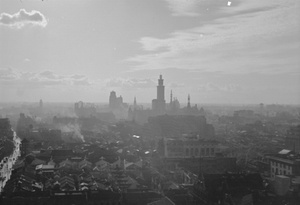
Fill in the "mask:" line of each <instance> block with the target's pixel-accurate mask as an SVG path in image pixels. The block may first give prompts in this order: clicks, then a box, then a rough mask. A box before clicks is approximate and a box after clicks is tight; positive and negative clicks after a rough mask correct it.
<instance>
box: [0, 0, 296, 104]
mask: <svg viewBox="0 0 300 205" xmlns="http://www.w3.org/2000/svg"><path fill="white" fill-rule="evenodd" d="M299 11H300V1H299V0H231V1H227V0H84V1H83V0H0V102H12V101H16V102H38V101H39V99H43V101H44V102H76V101H80V100H82V101H84V102H108V98H109V93H110V92H111V91H112V90H114V91H116V93H117V95H118V96H119V95H121V96H122V97H123V100H124V101H125V102H127V103H133V99H134V97H136V99H137V102H138V103H139V102H143V103H150V102H151V100H152V99H154V98H156V86H157V80H158V77H159V75H160V74H161V75H163V78H164V84H165V98H166V102H169V101H170V92H171V90H172V92H173V97H176V98H178V100H179V102H180V103H181V105H184V104H186V103H187V96H188V94H190V96H191V103H192V104H194V103H198V104H199V103H200V104H201V103H203V104H205V103H226V104H229V103H234V104H236V103H238V104H258V103H265V104H273V103H274V104H300V55H299V54H300V37H299V36H300V13H299Z"/></svg>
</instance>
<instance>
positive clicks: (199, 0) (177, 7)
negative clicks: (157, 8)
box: [165, 0, 228, 17]
mask: <svg viewBox="0 0 300 205" xmlns="http://www.w3.org/2000/svg"><path fill="white" fill-rule="evenodd" d="M165 2H166V3H167V5H168V8H169V9H170V11H171V12H172V16H177V17H197V16H202V15H203V14H205V13H207V12H208V11H210V10H214V9H215V10H216V9H218V8H220V7H222V6H228V1H227V0H165Z"/></svg>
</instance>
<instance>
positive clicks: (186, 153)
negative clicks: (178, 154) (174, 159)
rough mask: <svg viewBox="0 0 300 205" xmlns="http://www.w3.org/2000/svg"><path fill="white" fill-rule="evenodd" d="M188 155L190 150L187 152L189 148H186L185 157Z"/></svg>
mask: <svg viewBox="0 0 300 205" xmlns="http://www.w3.org/2000/svg"><path fill="white" fill-rule="evenodd" d="M189 155H190V150H189V148H186V150H185V156H189Z"/></svg>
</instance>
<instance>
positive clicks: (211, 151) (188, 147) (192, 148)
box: [164, 137, 217, 158]
mask: <svg viewBox="0 0 300 205" xmlns="http://www.w3.org/2000/svg"><path fill="white" fill-rule="evenodd" d="M164 145H165V146H164V149H165V150H164V151H165V157H166V158H201V157H213V156H215V149H216V146H217V142H216V141H213V140H204V139H199V138H198V137H193V138H192V137H183V138H179V139H178V138H175V139H174V138H165V139H164Z"/></svg>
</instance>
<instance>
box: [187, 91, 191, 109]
mask: <svg viewBox="0 0 300 205" xmlns="http://www.w3.org/2000/svg"><path fill="white" fill-rule="evenodd" d="M187 107H188V108H191V97H190V94H189V95H188V104H187Z"/></svg>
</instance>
